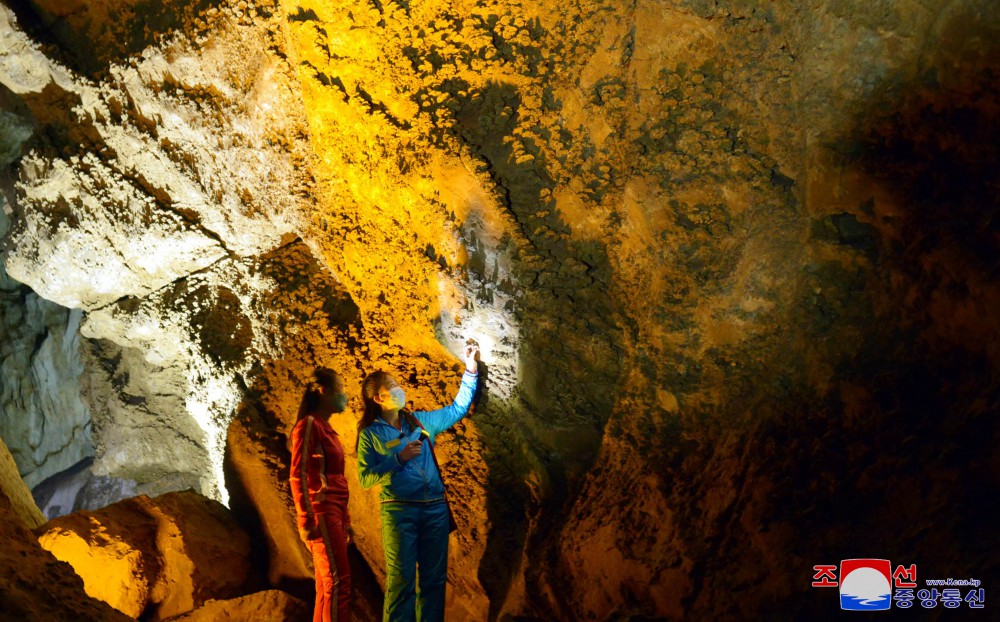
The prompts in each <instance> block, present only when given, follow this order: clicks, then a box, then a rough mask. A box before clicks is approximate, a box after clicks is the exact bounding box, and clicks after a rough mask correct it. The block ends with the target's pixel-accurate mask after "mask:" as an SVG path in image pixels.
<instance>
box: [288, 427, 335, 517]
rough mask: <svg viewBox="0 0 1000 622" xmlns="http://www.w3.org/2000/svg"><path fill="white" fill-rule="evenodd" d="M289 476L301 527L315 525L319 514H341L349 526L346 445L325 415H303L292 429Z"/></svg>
mask: <svg viewBox="0 0 1000 622" xmlns="http://www.w3.org/2000/svg"><path fill="white" fill-rule="evenodd" d="M288 479H289V482H290V483H291V486H292V498H293V499H294V500H295V511H296V514H297V515H298V516H297V517H298V522H299V527H300V528H303V529H306V530H310V529H313V528H314V527H315V526H316V522H315V515H316V514H334V515H339V516H341V518H342V520H343V522H344V526H345V527H346V526H347V525H350V524H351V516H350V514H349V513H348V511H347V498H348V496H349V495H348V491H347V479H346V478H345V477H344V447H343V445H341V444H340V439H339V438H338V437H337V433H336V432H334V431H333V428H331V427H330V424H328V423H327V422H326V421H324V420H323V419H322V418H320V417H314V416H312V415H309V416H307V417H303V418H302V419H300V420H299V422H298V423H296V424H295V427H294V428H293V429H292V466H291V469H290V472H289V478H288Z"/></svg>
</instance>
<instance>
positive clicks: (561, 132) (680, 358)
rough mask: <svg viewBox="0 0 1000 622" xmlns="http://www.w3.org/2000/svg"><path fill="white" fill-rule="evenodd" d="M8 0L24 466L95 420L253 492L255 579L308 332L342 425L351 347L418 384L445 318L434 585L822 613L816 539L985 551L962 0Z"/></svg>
mask: <svg viewBox="0 0 1000 622" xmlns="http://www.w3.org/2000/svg"><path fill="white" fill-rule="evenodd" d="M16 10H17V16H16V18H15V16H14V14H13V12H12V11H10V10H8V9H5V8H0V84H2V85H3V88H2V89H0V108H2V109H3V110H4V112H3V115H2V116H0V124H3V125H2V126H3V127H9V128H11V130H10V131H9V132H7V133H6V134H5V138H4V141H3V142H2V143H0V154H2V155H3V157H4V158H6V161H7V162H9V163H10V165H9V167H8V168H7V172H6V173H5V175H6V178H5V180H3V183H0V187H2V188H3V189H4V193H3V196H4V200H5V203H4V210H5V213H6V214H7V216H8V217H9V219H10V226H9V228H8V229H9V230H8V231H7V232H6V237H5V246H4V249H5V251H4V264H5V266H6V269H7V271H8V272H9V274H10V275H11V276H12V277H13V278H14V279H16V280H17V281H18V282H20V283H23V284H24V285H14V284H13V282H10V285H9V286H7V285H4V289H5V291H9V292H13V293H11V294H10V295H5V298H4V301H5V306H4V307H3V311H2V315H3V316H4V319H3V325H4V326H5V327H16V329H17V331H16V335H15V336H16V342H17V343H19V344H28V345H30V346H31V347H27V345H25V346H13V345H12V346H10V347H9V348H8V346H7V345H4V347H5V348H8V349H7V350H5V351H4V357H5V359H4V360H5V362H4V365H5V368H4V369H5V381H4V388H3V391H4V393H3V395H4V396H18V397H12V398H10V399H7V398H5V401H4V415H5V419H8V421H7V422H5V423H4V424H3V425H4V426H6V427H0V432H2V433H3V434H5V436H4V438H5V439H7V436H6V434H8V432H7V431H6V430H8V429H11V430H13V429H15V428H16V426H21V427H20V428H16V429H19V430H36V431H37V430H38V429H39V426H40V424H34V428H32V427H31V426H30V425H26V424H24V422H25V421H41V419H39V418H38V417H39V416H41V415H31V414H30V413H31V412H36V413H43V412H44V413H50V412H53V410H61V409H62V407H60V408H57V409H53V408H48V407H44V408H43V407H42V406H34V405H32V404H31V403H29V402H28V401H26V399H25V398H24V397H23V396H27V395H44V396H47V397H45V399H44V400H43V401H42V402H40V403H62V402H58V400H64V401H66V404H67V405H66V410H67V413H66V417H65V419H64V420H63V419H60V421H59V422H58V423H55V424H53V425H52V426H51V427H52V428H53V429H59V430H60V431H59V432H58V433H54V436H52V437H51V438H49V435H48V433H46V434H45V435H44V438H35V437H32V436H31V432H17V433H14V432H11V433H10V434H13V436H14V438H17V439H18V440H17V442H16V444H15V443H14V442H11V443H10V444H11V451H12V453H13V454H14V455H15V457H18V456H24V458H23V459H21V458H18V466H19V468H20V469H21V470H22V474H23V475H24V476H25V477H26V479H28V481H29V482H31V483H32V485H33V484H34V483H37V482H39V481H41V479H43V478H44V477H45V476H47V475H48V474H51V473H52V472H54V471H44V474H43V472H42V471H39V474H38V475H36V476H34V478H33V479H32V478H29V477H28V475H29V474H30V473H31V472H32V471H31V469H38V468H39V466H38V465H41V464H42V463H43V462H44V461H43V462H39V461H38V460H39V459H40V458H37V457H31V458H29V457H30V456H45V455H47V452H51V451H52V450H54V449H56V448H64V447H70V446H71V447H77V448H78V449H75V450H73V451H72V452H69V453H67V454H66V456H67V457H66V458H65V459H62V458H60V459H61V460H64V461H63V462H60V463H59V464H60V465H61V466H59V467H54V466H53V467H52V468H54V469H56V470H61V469H63V468H66V467H68V466H70V465H72V464H74V463H76V462H77V461H78V460H80V459H81V458H83V457H86V456H88V455H90V454H89V451H90V450H89V449H87V448H88V447H93V450H92V451H93V459H94V463H93V467H92V469H93V471H94V473H95V475H98V476H102V477H118V478H123V479H128V480H132V481H135V482H136V485H137V492H147V493H149V494H154V493H159V492H165V491H167V490H176V489H181V488H186V487H194V488H196V489H198V490H200V491H202V492H203V493H205V494H207V495H209V496H212V497H215V498H218V499H220V500H223V501H231V502H232V503H233V504H234V507H241V508H246V509H248V510H252V515H253V516H255V517H256V518H257V523H256V526H253V525H250V527H251V528H252V529H260V530H261V531H260V533H261V534H262V536H261V537H262V540H261V542H262V543H263V546H262V547H261V548H260V550H258V551H256V552H255V555H257V556H258V558H257V559H258V560H259V561H260V563H262V564H263V563H266V564H267V565H268V566H267V571H266V574H267V581H268V583H269V585H271V586H274V585H282V586H284V585H286V584H288V585H290V584H292V583H295V582H296V581H299V582H301V581H302V580H303V579H305V578H306V576H307V574H308V559H307V558H305V557H304V552H303V551H302V550H301V548H300V545H299V543H298V541H297V540H296V539H295V537H294V532H293V531H290V523H289V521H290V517H291V515H290V508H289V507H288V499H287V492H286V491H285V490H284V489H283V486H284V478H285V477H287V458H286V457H285V455H284V454H283V452H284V451H286V450H285V449H284V448H283V446H282V444H283V442H285V441H284V439H286V438H287V434H288V432H289V430H290V428H291V426H292V424H293V423H294V417H295V412H296V408H297V404H298V399H299V394H300V391H301V389H302V386H303V382H304V380H305V379H306V378H308V377H309V374H310V372H311V369H312V368H313V367H314V366H316V365H318V364H323V365H326V366H329V367H333V368H335V369H337V370H338V371H340V372H341V373H342V374H343V376H344V378H345V380H346V386H348V387H349V388H351V389H352V398H353V399H352V401H351V404H350V409H349V411H348V413H346V414H344V415H342V416H340V417H335V418H334V422H333V423H334V426H335V428H336V430H337V432H338V434H339V435H340V436H341V438H342V439H343V440H344V444H345V446H347V447H349V448H350V447H352V446H353V439H354V433H355V423H356V421H357V419H358V416H359V409H360V402H359V400H358V399H356V394H357V387H358V386H359V383H360V380H361V378H362V377H363V376H364V374H365V373H367V372H369V371H371V370H373V369H377V368H382V369H385V370H387V371H389V372H390V373H392V374H394V375H395V376H396V377H397V378H398V379H399V380H400V382H402V383H403V384H405V385H406V387H407V394H408V395H409V396H410V397H411V399H412V400H413V402H414V404H415V405H417V406H418V407H433V406H436V405H440V404H443V403H446V402H447V401H448V400H450V399H451V396H452V395H453V392H454V390H455V387H456V386H457V382H458V372H459V371H460V367H459V364H458V361H457V359H456V357H455V354H456V353H457V352H458V351H459V349H460V347H461V344H462V343H463V342H464V340H465V338H467V337H470V336H474V337H476V338H477V339H478V340H479V341H480V343H481V345H482V346H483V359H484V369H483V370H482V371H483V375H484V378H485V385H486V386H485V390H484V392H483V394H482V395H481V396H480V399H479V401H478V404H477V406H476V408H475V412H474V413H473V414H472V415H471V416H470V417H468V418H467V419H466V420H464V421H463V422H461V423H459V424H458V425H457V426H456V427H455V429H454V431H453V432H450V433H449V434H447V435H445V436H443V437H442V438H441V443H440V454H439V455H440V458H441V462H442V468H443V471H444V472H445V477H446V479H447V481H448V482H449V484H450V489H451V490H452V491H453V492H452V497H453V501H454V503H455V509H456V518H457V521H458V524H459V530H458V531H457V532H456V533H455V535H454V537H453V539H452V542H451V544H452V546H451V550H450V565H449V581H450V592H449V594H450V601H449V615H450V616H451V617H452V618H454V619H484V618H485V619H490V620H495V619H502V618H504V617H508V616H509V617H512V618H522V619H544V620H580V619H594V620H609V619H628V618H629V616H634V617H635V618H636V619H642V618H648V617H651V616H652V617H659V618H666V619H696V620H698V619H714V620H722V619H760V618H765V617H768V616H773V615H775V613H776V612H780V613H781V615H782V616H783V617H790V618H797V619H798V618H802V619H825V618H832V617H834V616H835V615H836V612H837V611H838V609H839V608H838V607H837V606H836V603H835V602H833V601H832V600H830V599H829V598H827V597H828V596H830V595H831V592H830V591H824V590H818V589H813V588H809V587H808V582H809V578H810V577H811V570H812V566H813V565H815V564H820V563H836V562H837V561H838V560H839V559H842V558H848V557H855V556H856V557H864V556H871V557H886V558H890V559H892V560H899V561H900V562H901V563H902V562H907V563H910V562H912V563H917V564H918V565H919V566H920V568H921V571H920V572H921V573H922V575H921V576H924V577H929V578H933V577H934V576H942V577H944V576H949V575H951V576H959V575H968V576H970V577H979V578H983V579H987V578H990V577H996V576H998V574H1000V573H998V568H997V563H996V561H995V560H996V559H997V552H998V550H1000V546H998V545H1000V542H998V540H997V535H996V532H995V529H993V528H992V525H993V523H995V519H996V517H997V516H998V515H1000V513H998V511H997V510H998V508H997V502H996V499H997V498H1000V497H998V495H997V494H996V493H997V492H998V488H1000V480H998V479H997V477H996V474H997V473H1000V464H998V462H997V460H998V458H997V457H996V456H997V454H996V452H994V451H993V449H992V448H993V446H994V445H995V442H996V440H997V438H998V435H1000V429H998V424H997V419H996V417H995V416H994V415H995V413H996V412H998V411H1000V374H998V373H997V370H998V369H1000V319H998V317H1000V316H997V314H995V313H993V312H992V310H993V309H995V308H996V307H997V306H998V303H1000V271H998V265H1000V264H998V256H1000V255H998V250H1000V249H998V240H1000V234H998V232H997V223H998V222H1000V219H998V217H997V212H998V205H1000V183H998V181H997V173H996V166H995V163H996V162H997V161H998V153H997V149H998V148H997V145H998V144H1000V113H998V111H1000V92H998V89H997V86H996V76H997V74H998V73H1000V66H998V61H997V59H998V58H1000V54H998V49H997V45H998V44H997V41H1000V37H998V35H1000V5H997V3H995V2H990V1H989V0H954V1H952V2H948V3H934V2H928V1H926V0H905V1H902V2H898V3H888V4H887V3H858V2H848V1H847V0H818V1H817V2H813V3H810V4H809V5H808V6H805V5H803V4H802V3H799V2H793V1H791V0H776V1H774V2H756V1H753V0H728V1H725V2H719V1H715V0H712V1H709V0H639V1H638V2H634V3H622V2H617V1H612V0H577V1H575V2H569V3H565V2H563V3H526V2H521V1H520V0H497V1H496V2H481V1H479V0H450V1H449V2H439V1H429V0H413V1H409V2H374V3H372V2H367V1H362V0H347V1H344V2H332V1H329V0H281V1H275V0H252V1H247V0H233V1H225V2H221V3H218V5H217V6H215V5H213V6H209V5H208V3H204V2H195V1H187V0H165V1H164V2H161V3H154V4H152V5H151V4H149V3H139V2H134V1H133V0H128V1H126V2H110V1H100V2H90V3H76V2H73V3H64V2H57V1H56V0H34V1H33V2H32V3H17V4H16ZM5 282H6V281H5ZM29 288H30V291H29ZM30 292H34V293H30ZM36 295H37V296H40V297H42V298H44V299H45V300H46V301H52V302H41V298H38V299H37V300H38V302H37V303H35V302H31V303H29V301H30V300H32V299H31V296H36ZM6 303H10V304H6ZM28 304H33V305H35V306H34V307H31V308H30V309H29V307H28V306H27V305H28ZM56 304H58V305H60V306H59V307H55V306H49V305H56ZM17 314H21V315H20V316H18V315H17ZM8 315H9V316H10V318H16V317H27V315H31V316H32V319H31V320H30V326H28V324H29V322H24V323H23V324H24V326H22V322H20V321H19V320H17V319H9V318H8ZM74 318H75V319H74ZM76 322H78V323H79V330H77V328H76ZM7 330H12V329H11V328H8V329H7ZM12 334H13V333H12ZM50 339H51V342H49V340H50ZM10 343H11V344H14V343H15V341H14V340H11V341H10ZM46 343H49V345H46ZM8 351H9V352H10V353H14V354H8ZM75 352H79V354H78V355H77V354H75ZM15 354H16V355H15ZM56 355H59V356H56ZM77 357H78V358H77ZM8 358H10V359H11V360H12V362H11V363H10V364H11V365H12V367H10V369H11V370H16V371H13V373H14V374H15V376H16V379H15V381H14V382H13V383H12V384H11V385H10V387H11V388H8V384H7V380H6V378H7V373H8V372H7V371H6V370H7V369H8V368H7V367H6V365H7V364H8V363H7V362H6V361H7V359H8ZM56 361H58V362H56ZM32 365H36V366H40V367H41V368H44V370H45V373H44V374H43V373H38V374H35V375H33V376H31V378H30V379H29V377H28V376H29V374H27V372H26V371H25V370H28V369H33V367H31V366H32ZM60 374H67V375H66V380H67V382H66V383H65V384H62V383H53V382H52V380H51V378H56V377H60V378H61V376H60ZM74 383H75V384H74ZM15 385H16V386H15ZM56 385H58V386H59V387H61V390H62V389H65V393H58V394H56V393H54V392H53V391H51V390H49V389H46V388H45V387H53V386H56ZM74 387H79V389H78V394H79V401H78V402H76V401H73V399H72V394H73V393H74V392H77V389H76V388H74ZM70 402H72V404H71V405H70ZM32 408H34V411H32ZM46 408H48V409H47V410H46ZM15 412H16V413H17V421H16V422H15V423H16V425H14V424H12V422H11V420H12V417H11V415H10V414H8V413H15ZM73 413H76V414H73ZM31 417H35V419H31ZM46 417H48V415H46ZM45 421H46V424H45V425H46V430H49V426H50V424H49V418H46V419H45ZM87 421H89V422H90V423H89V428H87V425H88V424H87ZM76 429H79V430H84V429H89V430H90V435H91V437H92V438H91V440H90V441H88V442H89V443H91V444H90V445H87V444H86V443H83V442H80V443H78V444H76V445H74V444H72V443H71V442H70V441H71V440H72V439H73V438H74V436H73V434H72V433H71V432H72V430H76ZM36 436H37V434H36ZM43 446H44V447H47V448H48V449H45V450H40V449H38V448H41V447H43ZM33 452H35V453H33ZM37 452H43V453H40V454H39V453H37ZM73 452H75V453H73ZM53 464H54V463H53ZM347 469H348V479H349V481H350V482H351V486H352V488H351V511H352V514H353V516H354V524H355V526H356V528H357V531H358V550H359V551H360V553H361V554H362V556H363V557H364V559H365V560H366V561H367V565H368V566H369V568H370V570H371V572H372V573H373V576H374V579H375V580H378V581H381V580H382V573H383V559H382V552H381V546H380V537H379V529H380V526H379V519H378V506H377V497H376V494H377V493H376V492H375V491H362V490H360V487H359V486H358V483H357V477H356V461H355V460H353V459H348V465H347ZM227 485H231V486H232V493H233V494H232V497H231V498H229V491H228V490H227V488H226V486H227ZM251 522H252V521H251Z"/></svg>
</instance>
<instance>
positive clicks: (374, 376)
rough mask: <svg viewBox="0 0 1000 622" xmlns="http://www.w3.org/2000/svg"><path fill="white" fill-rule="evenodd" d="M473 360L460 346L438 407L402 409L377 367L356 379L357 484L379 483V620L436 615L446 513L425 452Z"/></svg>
mask: <svg viewBox="0 0 1000 622" xmlns="http://www.w3.org/2000/svg"><path fill="white" fill-rule="evenodd" d="M478 357H479V348H478V347H476V346H475V345H469V346H466V348H465V373H464V374H463V375H462V385H461V387H460V388H459V390H458V395H456V396H455V401H454V402H453V403H452V404H451V405H450V406H446V407H444V408H441V409H440V410H431V411H416V412H411V411H410V410H408V409H406V395H405V393H404V392H403V389H402V388H401V387H400V386H399V384H398V383H397V382H396V380H395V379H393V377H392V376H390V375H389V374H387V373H386V372H383V371H376V372H372V373H371V374H369V375H368V376H367V377H366V378H365V380H364V382H363V383H362V384H361V397H362V400H363V401H364V409H365V410H364V414H363V415H362V417H361V421H360V422H359V423H358V474H359V475H360V477H361V485H362V486H363V487H364V488H371V487H372V486H374V485H375V484H381V485H382V495H381V501H382V547H383V549H384V550H385V562H386V589H385V607H384V609H383V615H382V619H383V621H384V622H397V621H399V622H411V621H413V620H420V621H421V622H433V621H441V620H444V594H445V585H446V584H447V581H448V533H449V532H450V531H451V529H450V527H449V525H450V517H451V515H450V513H449V508H448V504H447V501H446V500H445V492H444V483H443V482H442V481H441V474H440V473H439V472H438V468H437V464H436V461H435V459H434V455H433V445H434V437H436V436H437V435H438V434H440V433H441V432H444V431H445V430H447V429H448V428H450V427H451V426H453V425H455V423H456V422H457V421H458V420H459V419H461V418H462V417H464V416H465V413H467V412H468V410H469V406H470V405H471V404H472V398H473V397H474V395H475V393H476V383H477V381H478V374H477V366H476V360H477V359H478ZM418 566H419V567H420V586H419V590H418V589H416V588H417V586H416V585H415V579H416V574H417V572H416V571H417V567H418Z"/></svg>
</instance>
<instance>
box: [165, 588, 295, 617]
mask: <svg viewBox="0 0 1000 622" xmlns="http://www.w3.org/2000/svg"><path fill="white" fill-rule="evenodd" d="M309 611H310V610H309V605H308V604H306V603H305V602H303V601H301V600H299V599H298V598H295V597H294V596H292V595H290V594H286V593H285V592H282V591H280V590H266V591H263V592H257V593H255V594H248V595H246V596H241V597H239V598H233V599H230V600H210V601H208V602H207V603H205V604H204V605H202V606H201V607H199V608H197V609H195V610H194V611H191V612H188V613H185V614H183V615H179V616H177V617H175V618H170V622H225V621H226V620H232V621H233V622H243V621H245V620H262V621H263V620H267V622H299V621H300V620H308V619H309Z"/></svg>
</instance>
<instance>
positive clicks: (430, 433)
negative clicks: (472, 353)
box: [358, 371, 479, 503]
mask: <svg viewBox="0 0 1000 622" xmlns="http://www.w3.org/2000/svg"><path fill="white" fill-rule="evenodd" d="M478 380H479V376H478V375H477V374H475V373H472V372H468V371H466V372H465V373H464V374H463V375H462V386H461V387H459V389H458V395H456V396H455V401H454V402H452V404H451V405H450V406H445V407H444V408H441V409H439V410H431V411H426V412H424V411H417V412H414V413H413V414H414V416H415V417H416V418H417V421H419V422H420V423H421V424H422V425H423V426H424V429H426V430H427V433H426V434H424V433H423V432H422V431H421V430H420V428H417V429H416V430H414V429H413V428H412V427H411V426H410V424H409V423H408V422H407V421H406V419H405V418H403V417H400V425H401V426H402V430H399V429H396V428H395V427H393V426H392V425H390V424H389V423H388V422H387V421H386V420H385V419H383V418H382V417H378V418H377V419H375V421H374V422H372V424H371V425H370V426H368V427H367V428H365V429H363V430H361V435H360V436H359V438H358V475H359V476H360V478H361V486H362V487H364V488H371V487H372V486H374V485H375V484H382V495H381V497H380V498H381V500H382V502H383V503H385V502H387V501H433V500H435V499H441V498H443V497H444V484H443V483H442V482H441V474H440V473H438V470H437V467H435V466H434V457H433V456H432V455H431V450H430V448H429V447H427V445H424V447H423V451H422V452H420V455H419V456H417V457H416V458H414V459H413V460H410V461H409V462H405V463H402V464H401V463H400V460H399V459H398V458H397V457H396V454H398V453H399V452H401V451H402V450H403V449H404V448H405V447H406V444H407V443H409V442H410V441H415V440H421V439H423V440H424V441H426V442H430V443H431V444H432V445H433V444H434V438H435V437H436V436H437V435H438V434H440V433H441V432H444V431H445V430H447V429H448V428H450V427H451V426H453V425H455V423H457V422H458V420H459V419H461V418H462V417H464V416H465V413H467V412H469V406H470V405H471V404H472V398H473V397H474V396H475V394H476V383H477V382H478Z"/></svg>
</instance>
